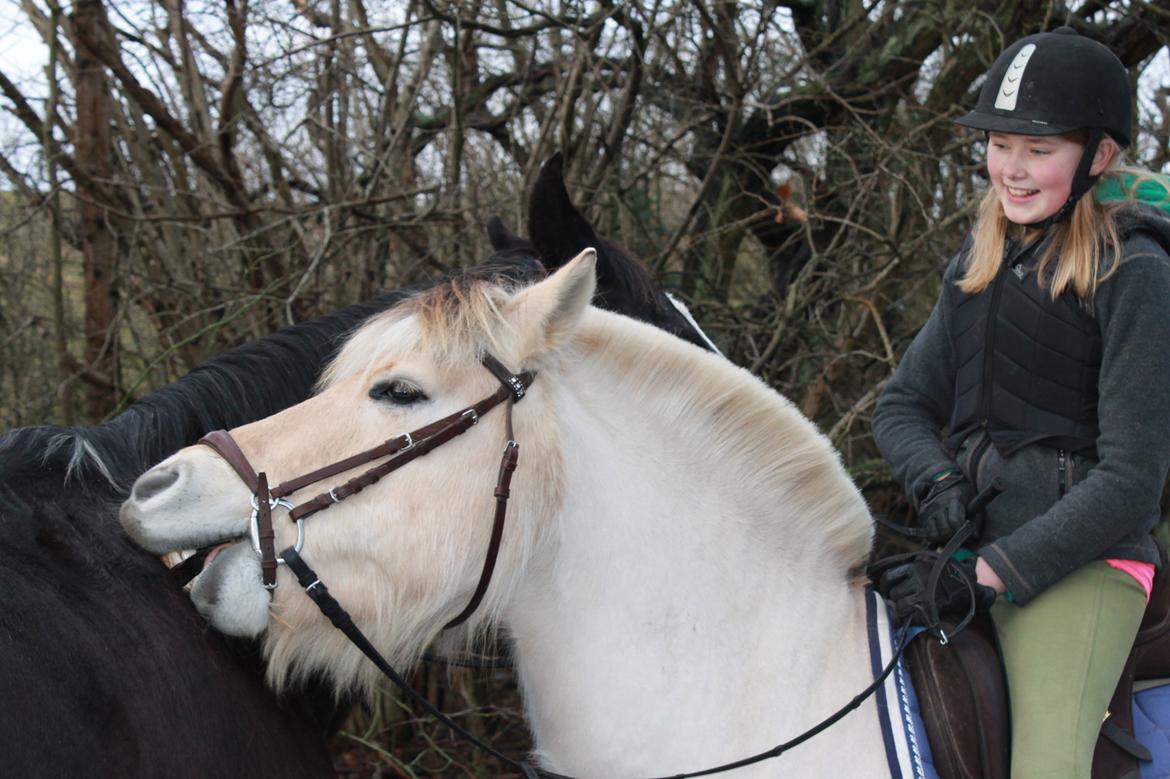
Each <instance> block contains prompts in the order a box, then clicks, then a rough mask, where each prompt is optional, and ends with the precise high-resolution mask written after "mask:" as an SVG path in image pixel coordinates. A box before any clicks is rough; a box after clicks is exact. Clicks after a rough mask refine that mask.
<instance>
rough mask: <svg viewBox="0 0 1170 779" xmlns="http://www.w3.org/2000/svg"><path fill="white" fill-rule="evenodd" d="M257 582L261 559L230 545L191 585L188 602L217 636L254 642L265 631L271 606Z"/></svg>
mask: <svg viewBox="0 0 1170 779" xmlns="http://www.w3.org/2000/svg"><path fill="white" fill-rule="evenodd" d="M260 581H261V571H260V558H259V557H257V556H256V554H255V552H253V551H252V548H251V547H250V546H249V545H248V544H233V545H231V546H229V547H227V548H225V549H223V550H222V551H221V552H220V553H219V554H217V555H216V556H215V558H214V559H213V560H211V562H209V563H208V564H207V566H206V567H205V568H204V569H203V572H202V573H200V574H199V575H198V576H197V577H195V580H194V581H193V582H191V602H192V603H194V604H195V609H196V610H197V611H198V612H199V613H200V614H201V615H203V618H204V619H206V620H207V621H208V622H209V623H210V624H211V626H212V627H213V628H215V629H216V630H218V631H219V632H220V633H224V634H227V635H229V636H239V637H240V638H257V637H259V636H260V634H261V633H263V632H264V631H265V629H267V627H268V607H269V602H270V596H269V594H268V591H267V590H265V589H264V587H263V585H261V584H260Z"/></svg>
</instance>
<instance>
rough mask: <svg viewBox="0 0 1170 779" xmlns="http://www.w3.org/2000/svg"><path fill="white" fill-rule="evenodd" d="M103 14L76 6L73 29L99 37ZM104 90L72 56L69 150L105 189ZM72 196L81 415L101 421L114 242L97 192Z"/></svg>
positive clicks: (113, 379)
mask: <svg viewBox="0 0 1170 779" xmlns="http://www.w3.org/2000/svg"><path fill="white" fill-rule="evenodd" d="M104 13H105V12H104V10H103V8H102V6H101V2H100V0H80V2H78V3H77V6H76V10H75V11H74V12H73V24H74V26H75V27H76V28H77V29H78V30H79V31H85V33H86V34H87V37H88V36H96V35H101V34H102V31H103V30H104V25H103V24H102V23H101V20H102V18H103V16H104ZM107 94H108V87H107V84H106V76H105V72H104V71H103V69H102V66H101V64H100V63H99V62H98V61H97V60H96V59H95V58H94V57H93V56H92V55H91V54H90V52H89V51H88V50H87V49H86V48H85V47H84V46H82V47H78V52H77V130H76V137H75V139H74V146H75V148H76V150H77V151H76V153H77V164H78V167H80V168H81V169H82V170H84V171H85V172H86V174H87V176H86V177H85V180H86V181H90V180H92V181H94V182H97V183H99V184H100V183H107V182H110V181H111V180H112V179H113V175H114V169H113V164H112V162H113V159H114V147H113V142H112V139H111V136H110V123H109V121H108V119H109V117H108V111H107V105H106V101H107V100H108V97H107ZM77 196H78V200H79V212H80V217H81V225H80V226H81V229H80V238H81V252H82V270H83V276H84V295H85V317H84V339H85V350H84V358H83V359H84V365H83V366H82V368H81V378H82V380H83V381H84V384H85V402H86V412H87V415H88V416H89V418H90V420H91V421H95V422H96V421H100V420H102V419H104V418H105V417H106V416H107V415H108V414H110V412H112V411H113V410H114V408H115V407H116V406H117V403H118V397H117V383H118V380H117V377H118V366H117V353H118V350H117V341H118V332H117V327H116V324H115V318H116V315H117V309H118V286H117V268H118V237H117V235H115V233H114V231H113V226H112V224H111V218H110V216H111V215H110V213H109V211H108V210H107V209H106V208H105V206H104V205H103V202H102V195H101V192H100V191H97V189H96V188H90V187H88V186H86V185H85V183H83V181H79V182H78V183H77Z"/></svg>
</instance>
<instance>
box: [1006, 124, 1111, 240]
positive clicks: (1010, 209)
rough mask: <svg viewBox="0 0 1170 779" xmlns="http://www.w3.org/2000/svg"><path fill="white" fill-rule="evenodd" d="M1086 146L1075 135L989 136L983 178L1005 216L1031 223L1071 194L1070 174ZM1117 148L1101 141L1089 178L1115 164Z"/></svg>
mask: <svg viewBox="0 0 1170 779" xmlns="http://www.w3.org/2000/svg"><path fill="white" fill-rule="evenodd" d="M1084 150H1085V144H1084V142H1083V141H1082V140H1081V139H1080V134H1079V133H1067V134H1065V135H1019V134H1016V133H1000V132H993V133H989V134H988V137H987V173H988V175H989V176H990V178H991V186H992V187H993V188H994V189H995V193H996V194H997V195H998V196H999V202H1000V203H1001V204H1002V205H1003V211H1004V215H1005V216H1006V217H1007V218H1008V219H1009V220H1010V221H1012V222H1015V223H1016V224H1023V225H1027V224H1034V223H1036V222H1040V221H1042V220H1044V219H1047V218H1048V217H1050V216H1052V215H1053V214H1055V213H1056V212H1057V211H1059V210H1060V208H1061V206H1063V205H1064V204H1065V201H1067V200H1068V196H1069V194H1070V193H1071V192H1072V180H1073V175H1074V174H1075V173H1076V170H1077V165H1078V164H1079V163H1080V161H1081V155H1082V154H1083V153H1084ZM1116 151H1117V147H1116V146H1115V145H1114V144H1113V141H1112V140H1111V139H1109V138H1103V139H1102V140H1101V143H1100V144H1099V145H1098V146H1097V152H1096V154H1094V156H1093V164H1092V166H1091V167H1090V171H1089V172H1090V173H1091V174H1092V175H1097V174H1099V173H1101V171H1103V170H1104V169H1105V168H1106V167H1107V166H1108V164H1109V163H1110V162H1111V161H1112V160H1113V157H1114V156H1115V154H1116Z"/></svg>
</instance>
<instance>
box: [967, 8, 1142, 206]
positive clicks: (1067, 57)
mask: <svg viewBox="0 0 1170 779" xmlns="http://www.w3.org/2000/svg"><path fill="white" fill-rule="evenodd" d="M956 123H957V124H961V125H963V126H964V127H973V128H975V129H977V130H985V131H987V132H1004V133H1020V134H1022V135H1060V134H1062V133H1067V132H1072V131H1074V130H1085V131H1086V134H1087V138H1086V141H1085V152H1084V155H1083V156H1082V158H1081V162H1080V164H1079V165H1078V166H1077V171H1076V174H1075V175H1074V177H1073V183H1072V192H1071V193H1070V194H1069V199H1068V201H1067V202H1066V203H1065V204H1064V206H1063V207H1061V209H1060V211H1058V212H1057V213H1056V214H1053V215H1052V216H1050V217H1049V218H1048V219H1045V220H1044V221H1043V222H1041V223H1039V224H1037V225H1035V226H1037V227H1047V226H1048V225H1050V224H1053V223H1055V222H1059V221H1060V220H1062V219H1064V218H1065V217H1067V216H1068V214H1069V213H1070V212H1071V211H1072V208H1073V206H1074V205H1076V202H1077V201H1078V200H1080V198H1081V196H1082V195H1084V194H1085V193H1086V192H1088V191H1089V189H1090V188H1091V187H1092V186H1093V183H1094V182H1095V181H1096V177H1095V176H1090V175H1089V168H1090V167H1091V166H1092V162H1093V156H1094V155H1095V154H1096V152H1097V145H1098V144H1099V143H1100V141H1101V137H1102V134H1105V133H1107V134H1108V135H1109V136H1110V137H1111V138H1113V140H1114V141H1116V142H1117V144H1118V145H1119V146H1122V147H1125V146H1128V145H1129V143H1130V141H1131V140H1132V137H1133V129H1132V127H1133V103H1132V98H1131V96H1130V87H1129V74H1128V73H1127V72H1126V70H1125V66H1124V65H1122V64H1121V60H1119V59H1118V58H1117V56H1116V55H1114V53H1113V52H1112V51H1110V50H1109V49H1108V48H1107V47H1106V46H1104V45H1102V44H1100V43H1098V42H1096V41H1094V40H1093V39H1091V38H1086V37H1085V36H1083V35H1078V34H1077V32H1076V31H1075V30H1073V29H1072V28H1071V27H1059V28H1057V29H1055V30H1053V31H1052V32H1042V33H1039V34H1036V35H1029V36H1028V37H1026V38H1022V39H1020V40H1018V41H1016V42H1015V43H1013V44H1012V45H1011V46H1009V47H1008V48H1007V49H1005V50H1004V52H1003V53H1002V54H1000V55H999V57H998V58H997V59H996V60H995V63H994V64H993V65H992V66H991V70H989V71H988V72H987V82H986V83H985V84H984V85H983V89H982V90H981V91H980V92H979V101H978V102H977V103H976V104H975V108H974V110H972V111H971V112H970V113H969V114H967V115H966V116H963V117H961V118H959V119H957V120H956Z"/></svg>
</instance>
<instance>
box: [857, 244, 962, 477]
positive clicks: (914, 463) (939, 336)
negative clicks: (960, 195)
mask: <svg viewBox="0 0 1170 779" xmlns="http://www.w3.org/2000/svg"><path fill="white" fill-rule="evenodd" d="M956 265H957V259H956V260H952V262H951V265H950V267H948V269H947V273H946V274H945V275H944V277H943V291H942V294H941V295H940V296H939V299H938V301H937V302H936V303H935V306H934V310H933V311H931V314H930V317H929V318H928V319H927V320H926V324H925V325H923V326H922V329H921V330H919V331H918V334H917V335H916V336H915V337H914V340H913V341H912V342H911V343H910V347H909V348H908V349H907V350H906V354H905V355H904V356H903V357H902V361H901V362H900V363H899V364H898V368H897V369H896V370H895V371H894V375H893V377H891V379H890V381H889V383H888V384H887V385H886V387H885V389H884V390H883V391H882V394H881V396H880V397H879V398H878V402H877V406H876V408H875V409H874V413H873V435H874V439H875V440H876V441H877V445H878V449H879V450H881V453H882V456H883V457H884V458H885V460H886V463H888V464H889V466H890V470H891V471H892V473H893V475H894V478H895V479H897V480H898V482H899V483H901V484H902V486H903V488H904V489H905V490H906V493H907V494H908V495H909V496H910V497H911V498H912V499H913V498H914V497H915V496H917V495H920V494H922V493H923V492H924V491H925V488H926V485H927V482H929V480H930V477H931V476H932V475H934V474H936V473H938V472H939V471H942V470H945V469H946V468H953V467H955V461H954V459H953V458H952V457H951V455H950V454H949V453H948V452H947V450H946V448H945V447H944V446H943V443H942V430H943V428H944V427H945V426H946V424H947V422H948V421H950V417H951V407H952V405H953V403H954V392H955V390H954V388H955V364H954V363H955V360H954V352H953V348H952V343H951V332H950V330H951V323H950V311H951V307H950V305H948V301H947V296H948V294H949V293H950V292H951V288H952V286H953V283H954V282H953V278H954V273H955V267H956Z"/></svg>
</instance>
